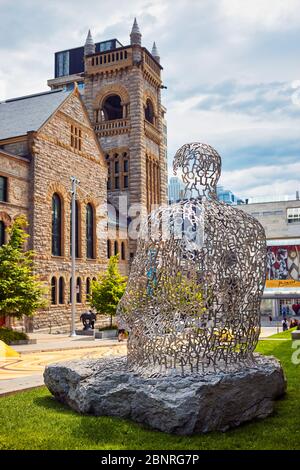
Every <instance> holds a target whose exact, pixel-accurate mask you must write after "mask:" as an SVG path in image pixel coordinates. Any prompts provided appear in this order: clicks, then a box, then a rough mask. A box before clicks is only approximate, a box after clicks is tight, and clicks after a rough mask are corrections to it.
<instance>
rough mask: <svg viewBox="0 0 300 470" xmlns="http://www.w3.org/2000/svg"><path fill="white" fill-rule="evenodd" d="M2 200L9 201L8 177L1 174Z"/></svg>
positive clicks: (0, 196) (0, 189)
mask: <svg viewBox="0 0 300 470" xmlns="http://www.w3.org/2000/svg"><path fill="white" fill-rule="evenodd" d="M0 201H1V202H7V178H5V176H0Z"/></svg>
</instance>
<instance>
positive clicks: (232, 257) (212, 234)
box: [117, 143, 266, 375]
mask: <svg viewBox="0 0 300 470" xmlns="http://www.w3.org/2000/svg"><path fill="white" fill-rule="evenodd" d="M173 168H174V173H175V174H176V172H177V171H178V170H180V171H181V174H182V179H183V181H184V183H185V184H186V187H185V194H184V198H185V199H184V200H182V201H180V202H178V203H174V204H172V205H170V206H161V207H159V208H158V209H156V210H154V211H153V212H152V213H151V214H150V215H149V216H148V218H147V220H146V222H145V223H144V225H143V226H142V228H141V231H140V235H139V240H138V247H137V252H136V256H135V258H134V261H133V264H132V267H131V272H130V276H129V280H128V284H127V288H126V292H125V294H124V296H123V298H122V300H121V302H120V304H119V307H118V312H117V313H118V316H119V319H120V321H121V322H122V324H123V325H124V327H125V328H126V329H127V330H128V331H129V340H128V355H127V361H128V367H129V369H131V370H133V371H135V372H138V373H141V374H146V375H147V374H148V375H162V374H168V373H171V372H172V371H173V372H174V371H175V372H176V373H178V372H179V373H181V374H182V375H187V374H191V373H209V372H210V371H211V372H215V371H219V370H222V371H226V370H236V369H237V368H239V367H240V366H241V365H242V364H243V365H245V364H251V363H252V362H253V360H254V357H253V351H254V349H255V346H256V344H257V341H258V337H259V332H260V302H261V297H262V292H263V288H264V284H265V274H266V238H265V233H264V229H263V227H262V226H261V225H260V223H259V222H258V221H257V220H255V219H254V218H253V217H251V216H249V215H248V214H246V213H245V212H243V211H242V210H239V209H237V208H235V207H232V206H229V205H226V204H225V203H223V202H220V201H218V199H217V195H216V185H217V182H218V179H219V177H220V173H221V158H220V156H219V154H218V153H217V151H216V150H215V149H214V148H212V147H211V146H209V145H206V144H201V143H191V144H186V145H183V146H182V147H181V148H180V149H179V150H178V151H177V153H176V155H175V158H174V163H173Z"/></svg>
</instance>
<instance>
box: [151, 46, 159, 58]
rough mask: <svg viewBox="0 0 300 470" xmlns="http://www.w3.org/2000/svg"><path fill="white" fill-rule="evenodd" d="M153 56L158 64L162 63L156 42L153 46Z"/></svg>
mask: <svg viewBox="0 0 300 470" xmlns="http://www.w3.org/2000/svg"><path fill="white" fill-rule="evenodd" d="M151 54H152V55H153V57H154V59H155V60H157V62H160V55H159V52H158V50H157V47H156V44H155V41H154V43H153V46H152V51H151Z"/></svg>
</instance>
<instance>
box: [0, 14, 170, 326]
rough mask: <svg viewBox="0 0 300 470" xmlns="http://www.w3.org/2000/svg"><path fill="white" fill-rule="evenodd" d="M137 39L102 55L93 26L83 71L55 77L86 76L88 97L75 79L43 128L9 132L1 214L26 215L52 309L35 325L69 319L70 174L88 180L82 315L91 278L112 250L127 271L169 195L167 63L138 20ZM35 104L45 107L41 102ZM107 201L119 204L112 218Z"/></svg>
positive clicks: (83, 193)
mask: <svg viewBox="0 0 300 470" xmlns="http://www.w3.org/2000/svg"><path fill="white" fill-rule="evenodd" d="M135 23H136V22H135ZM130 37H131V44H130V45H129V46H126V47H118V48H117V49H115V50H113V51H111V52H101V53H95V52H93V51H94V50H95V48H93V44H92V38H91V35H90V34H89V36H88V42H89V44H88V46H89V47H86V48H85V57H84V68H85V70H84V73H80V74H79V75H78V74H77V75H76V74H75V75H69V76H64V77H59V78H57V79H55V80H54V81H53V80H52V81H51V80H50V81H49V85H50V86H51V87H52V88H53V89H58V88H62V87H64V86H66V87H67V88H68V87H69V85H70V84H72V82H73V83H74V82H75V81H78V82H81V84H82V83H84V93H83V95H82V97H81V95H80V93H79V91H78V87H77V86H76V85H75V88H74V91H73V92H72V93H71V94H69V97H68V98H67V99H66V100H65V101H64V102H63V103H62V104H61V105H60V106H58V108H57V109H56V110H55V112H53V113H52V114H51V116H49V118H48V119H47V121H46V122H45V123H44V124H43V125H42V126H41V127H40V126H39V127H38V128H36V129H35V130H31V129H33V127H30V128H29V129H26V131H25V132H24V133H21V134H22V135H20V133H19V134H13V133H12V134H11V135H9V138H7V136H6V138H5V139H4V138H2V140H1V137H0V158H1V170H0V176H1V174H2V173H3V176H5V177H7V179H8V200H7V201H5V202H0V220H4V221H5V225H9V224H10V223H11V221H12V220H13V218H14V217H15V216H16V215H18V214H25V215H26V216H27V218H28V220H29V224H30V225H29V230H30V235H31V237H30V248H32V249H33V250H34V251H35V267H36V272H37V274H38V275H39V276H40V277H41V279H42V281H43V282H44V283H45V286H46V287H47V291H48V293H49V294H48V295H49V307H48V309H46V310H45V311H43V312H40V313H39V314H38V315H36V316H35V317H34V320H33V325H31V327H33V328H35V329H36V328H39V329H41V328H45V329H50V328H55V327H61V325H65V326H66V328H69V325H70V318H71V306H70V279H71V278H70V276H71V274H70V273H71V259H70V237H71V234H70V222H71V221H70V218H71V217H70V204H71V193H70V189H71V181H70V176H75V177H76V178H78V179H79V180H80V185H79V187H78V197H77V206H78V214H79V216H78V220H79V222H78V231H79V234H80V235H79V246H78V251H79V253H78V258H77V262H76V278H77V280H79V281H78V282H79V290H80V295H79V297H78V298H79V300H80V301H79V302H78V305H77V312H78V315H79V314H80V313H81V312H82V311H84V310H86V308H87V304H86V299H87V291H88V289H89V285H90V281H91V280H92V279H93V278H95V277H97V275H98V274H99V272H100V271H102V270H103V269H104V268H105V267H106V265H107V260H108V258H109V256H111V255H114V254H116V253H119V267H120V271H121V273H122V274H123V275H126V274H128V271H129V266H130V262H131V260H132V258H133V256H134V253H135V250H136V238H137V231H138V227H139V217H140V216H144V215H145V214H146V213H147V212H149V211H150V210H151V209H152V208H153V207H154V206H155V205H157V204H162V203H166V202H167V159H166V136H165V135H164V134H165V133H164V129H163V125H165V121H164V116H165V112H166V109H165V108H164V107H163V106H162V104H161V87H162V81H161V70H162V67H161V65H160V63H159V61H160V59H159V57H158V54H157V49H156V48H155V50H154V49H153V50H154V51H155V54H154V53H153V51H152V54H150V52H149V51H148V50H147V49H146V48H144V47H142V45H141V34H140V32H139V29H138V26H137V24H135V25H134V27H133V30H132V33H131V36H130ZM50 82H51V83H50ZM52 82H53V83H52ZM54 82H55V83H54ZM50 93H51V92H50ZM52 93H53V92H52ZM54 93H59V91H55V92H54ZM61 93H62V92H61ZM37 96H39V95H37ZM25 98H26V97H25ZM20 100H22V99H20ZM111 100H113V101H112V102H111ZM118 100H119V101H118ZM10 101H13V100H10ZM17 101H19V100H17ZM115 102H117V103H119V109H117V111H118V112H119V113H120V114H118V115H115V116H113V115H111V116H109V115H108V113H109V106H110V105H111V104H113V107H114V106H115ZM36 111H37V114H38V113H39V110H38V108H36ZM113 111H114V112H116V109H113ZM163 122H164V124H163ZM18 125H20V123H18ZM21 127H22V126H21ZM0 128H1V126H0ZM72 129H73V131H74V130H75V129H76V132H79V131H80V133H81V134H80V148H78V147H77V148H74V145H72V138H74V139H75V138H76V141H77V135H76V136H75V134H74V135H72ZM165 129H166V126H165ZM23 134H24V135H23ZM73 143H74V142H73ZM2 162H3V164H2ZM54 194H56V195H58V197H59V200H60V201H61V207H62V227H61V250H62V251H61V255H60V256H53V255H52V238H53V237H52V217H51V214H52V197H53V195H54ZM106 202H109V204H110V205H111V210H109V217H107V206H106ZM88 204H89V205H91V206H92V208H93V211H94V212H93V213H94V218H95V227H96V228H95V233H94V255H95V258H94V259H87V256H86V210H87V205H88ZM129 224H130V227H133V230H132V233H133V235H132V236H130V233H129V230H128V225H129ZM61 292H63V293H61Z"/></svg>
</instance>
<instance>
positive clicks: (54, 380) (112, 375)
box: [44, 354, 286, 434]
mask: <svg viewBox="0 0 300 470" xmlns="http://www.w3.org/2000/svg"><path fill="white" fill-rule="evenodd" d="M255 359H256V361H255V364H254V365H253V366H249V367H244V368H243V369H242V370H239V371H238V372H227V373H214V374H207V375H204V376H201V375H188V376H181V375H178V374H176V373H175V374H173V375H168V376H159V377H143V376H141V375H138V374H135V373H133V372H131V371H129V370H128V369H127V366H126V357H117V358H104V359H90V360H86V361H82V360H77V361H70V362H65V363H60V364H53V365H50V366H48V367H46V369H45V372H44V379H45V384H46V386H47V387H48V389H49V390H50V392H51V393H52V394H53V395H54V396H55V397H56V398H57V399H58V400H59V401H61V402H63V403H66V404H67V405H69V406H70V407H71V408H73V409H74V410H76V411H77V412H79V413H82V414H92V415H95V416H103V415H106V416H118V417H120V418H128V419H132V420H133V421H136V422H138V423H142V424H145V425H147V426H149V427H151V428H154V429H157V430H160V431H164V432H169V433H175V434H194V433H205V432H209V431H226V430H227V429H229V428H233V427H236V426H238V425H240V424H241V423H243V422H246V421H250V420H252V419H254V418H265V417H266V416H268V415H270V414H271V413H272V412H273V407H274V400H276V399H277V398H279V397H281V396H282V395H283V394H284V393H285V388H286V382H285V378H284V374H283V371H282V368H281V366H280V363H279V362H278V361H277V360H276V359H275V358H273V357H265V356H260V355H258V354H257V355H255Z"/></svg>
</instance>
